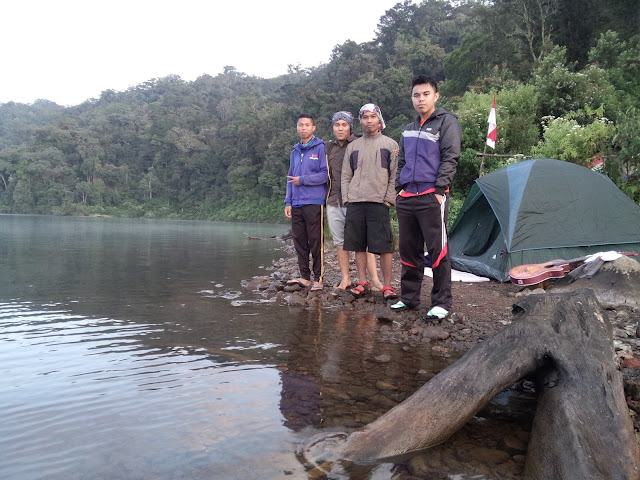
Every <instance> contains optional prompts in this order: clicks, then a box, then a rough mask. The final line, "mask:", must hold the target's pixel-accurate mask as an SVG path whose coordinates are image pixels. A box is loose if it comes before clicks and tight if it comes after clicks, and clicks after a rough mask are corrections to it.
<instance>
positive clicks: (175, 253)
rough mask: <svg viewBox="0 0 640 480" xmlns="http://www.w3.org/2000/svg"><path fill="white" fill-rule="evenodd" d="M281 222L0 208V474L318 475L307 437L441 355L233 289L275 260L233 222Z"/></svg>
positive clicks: (380, 475)
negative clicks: (21, 212)
mask: <svg viewBox="0 0 640 480" xmlns="http://www.w3.org/2000/svg"><path fill="white" fill-rule="evenodd" d="M285 230H286V227H285V226H283V225H253V224H252V225H248V224H225V223H212V222H186V221H162V220H139V219H137V220H127V219H106V218H68V217H45V216H12V215H2V216H0V411H1V412H2V413H3V419H2V422H0V478H2V479H6V480H31V479H52V480H53V479H54V480H57V479H60V480H63V479H64V480H73V479H91V480H93V479H109V480H120V479H122V480H125V479H127V480H129V479H141V480H142V479H153V480H175V479H190V480H198V479H222V480H225V479H243V480H251V479H278V478H287V479H307V478H320V477H318V476H317V474H316V473H317V472H316V473H313V472H314V465H313V464H312V463H311V464H310V463H309V459H308V458H307V457H306V456H305V453H304V452H305V449H306V448H307V447H308V446H309V445H313V443H314V441H315V439H317V438H319V437H322V436H323V435H324V436H326V435H331V434H333V433H334V432H346V431H350V430H351V429H353V428H356V427H359V426H361V425H363V424H366V423H368V422H369V421H372V420H373V419H375V418H376V417H378V416H379V415H381V414H382V413H384V412H385V411H386V410H388V409H389V408H391V406H393V404H394V402H396V401H400V400H402V399H403V398H405V397H406V396H408V395H409V394H410V393H411V392H413V391H414V390H415V389H416V388H418V387H419V386H420V385H422V384H423V383H424V382H425V375H426V374H427V373H426V372H429V371H434V370H435V371H438V370H440V369H441V368H443V363H442V362H444V360H437V359H436V360H434V359H432V358H430V357H428V356H426V355H425V354H421V353H419V352H417V351H415V350H407V349H403V348H402V347H401V346H400V345H393V344H388V343H387V344H381V343H379V342H378V340H377V337H378V336H376V335H373V329H374V328H375V325H376V320H375V318H373V317H372V316H371V315H357V314H353V313H351V314H347V313H344V312H327V311H322V310H306V309H302V308H297V309H294V308H289V307H287V306H283V305H276V304H273V303H268V302H264V301H262V302H261V301H258V300H256V298H255V297H254V296H253V295H252V294H251V293H250V292H246V291H243V289H242V288H241V287H240V283H241V280H243V279H248V278H251V277H252V276H254V275H260V274H267V273H268V272H266V271H265V269H267V268H269V266H270V265H271V262H272V261H273V260H274V259H277V258H280V257H282V256H283V252H282V250H281V247H282V244H281V243H280V242H278V241H255V240H254V241H251V240H247V239H246V236H245V235H244V233H243V232H247V233H248V234H249V235H253V236H269V235H276V234H281V233H283V232H284V231H285ZM382 354H387V355H389V356H390V358H391V361H388V362H384V363H381V362H379V361H377V360H376V359H377V358H378V357H379V356H380V355H382ZM310 472H311V473H310ZM314 475H315V476H314ZM391 475H392V474H391V466H390V465H381V466H378V467H368V468H366V469H360V470H354V472H352V473H349V472H346V473H345V474H344V475H343V476H342V477H341V478H352V479H363V480H365V479H372V480H383V479H390V478H391Z"/></svg>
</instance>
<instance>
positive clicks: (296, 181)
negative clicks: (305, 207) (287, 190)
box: [287, 175, 300, 187]
mask: <svg viewBox="0 0 640 480" xmlns="http://www.w3.org/2000/svg"><path fill="white" fill-rule="evenodd" d="M287 178H288V179H289V180H288V181H287V183H293V184H294V185H295V186H296V187H299V186H300V177H292V176H291V175H287Z"/></svg>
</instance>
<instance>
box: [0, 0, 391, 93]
mask: <svg viewBox="0 0 640 480" xmlns="http://www.w3.org/2000/svg"><path fill="white" fill-rule="evenodd" d="M396 3H398V0H323V1H318V2H301V1H294V0H273V1H269V0H244V1H241V0H236V1H233V0H230V1H220V0H170V1H168V0H110V1H108V2H102V1H96V0H7V1H4V2H2V5H1V6H0V18H2V26H1V27H0V45H2V49H1V50H0V52H1V53H0V58H1V59H2V60H1V62H2V63H1V65H2V68H1V73H0V103H5V102H9V101H14V102H21V103H33V102H34V101H35V100H37V99H47V100H51V101H53V102H56V103H58V104H60V105H76V104H78V103H81V102H83V101H84V100H87V99H89V98H97V97H98V96H100V93H101V92H102V91H104V90H107V89H113V90H118V91H121V90H126V89H127V88H128V87H130V86H133V85H136V84H139V83H142V82H145V81H146V80H149V79H151V78H160V77H164V76H167V75H170V74H176V75H180V77H181V78H182V79H183V80H187V81H191V80H195V79H196V78H197V77H199V76H200V75H202V74H205V73H206V74H209V75H212V76H215V75H217V74H218V73H221V72H222V70H223V68H224V66H225V65H232V66H234V67H236V69H237V70H238V71H241V72H244V73H247V74H249V75H255V76H259V77H264V78H270V77H275V76H278V75H282V74H285V73H287V65H289V64H293V65H296V64H300V65H301V66H302V67H313V66H317V65H319V64H321V63H326V62H328V60H329V56H330V55H331V51H332V50H333V47H335V46H336V45H339V44H342V43H344V42H345V41H346V40H348V39H351V40H354V41H355V42H357V43H362V42H367V41H370V40H372V39H373V37H374V36H375V31H376V27H377V24H378V21H379V20H380V17H381V16H383V15H384V14H385V12H386V11H387V10H389V9H391V8H393V6H394V5H395V4H396Z"/></svg>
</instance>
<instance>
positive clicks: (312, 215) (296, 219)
mask: <svg viewBox="0 0 640 480" xmlns="http://www.w3.org/2000/svg"><path fill="white" fill-rule="evenodd" d="M323 210H324V207H323V206H322V205H303V206H302V207H296V208H292V209H291V233H292V235H293V245H294V247H295V249H296V253H297V254H298V268H299V269H300V276H301V277H302V278H304V279H305V280H311V269H310V268H309V254H311V258H312V260H313V262H312V263H313V278H314V280H315V281H316V282H322V277H323V276H324V258H323V257H324V231H323V230H324V218H323Z"/></svg>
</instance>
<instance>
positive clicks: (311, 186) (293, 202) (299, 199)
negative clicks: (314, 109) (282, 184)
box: [284, 113, 329, 291]
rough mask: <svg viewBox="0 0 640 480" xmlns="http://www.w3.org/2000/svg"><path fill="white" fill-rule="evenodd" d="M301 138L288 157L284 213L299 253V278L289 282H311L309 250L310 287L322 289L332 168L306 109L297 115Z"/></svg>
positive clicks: (304, 283)
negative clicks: (326, 203) (327, 199)
mask: <svg viewBox="0 0 640 480" xmlns="http://www.w3.org/2000/svg"><path fill="white" fill-rule="evenodd" d="M297 130H298V135H300V142H298V143H297V144H296V145H295V146H294V147H293V151H292V152H291V156H290V158H289V173H288V174H287V196H286V197H285V199H284V204H285V207H284V215H285V216H286V217H287V218H290V219H291V234H292V235H293V245H294V247H295V249H296V253H297V254H298V267H299V269H300V278H297V279H295V280H290V281H289V282H287V283H289V284H298V285H300V286H301V287H303V288H304V287H308V286H309V285H311V269H310V268H309V254H311V259H312V267H313V279H314V282H313V286H312V287H311V291H316V290H322V287H323V284H322V281H323V276H324V258H323V253H324V232H323V226H324V217H323V208H324V203H325V199H326V197H327V183H328V181H329V172H328V169H327V156H326V155H325V150H324V142H323V141H322V140H320V139H319V138H317V137H315V136H314V134H313V133H314V132H315V130H316V125H315V122H314V120H313V116H311V115H309V114H306V113H303V114H301V115H300V116H299V117H298V123H297Z"/></svg>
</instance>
